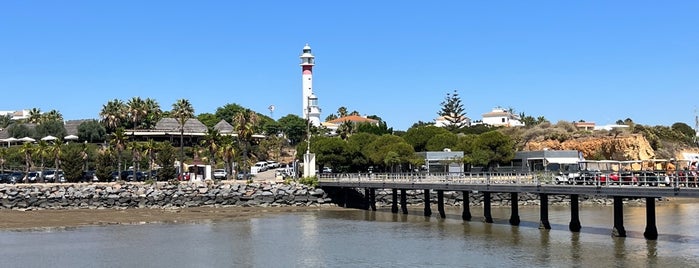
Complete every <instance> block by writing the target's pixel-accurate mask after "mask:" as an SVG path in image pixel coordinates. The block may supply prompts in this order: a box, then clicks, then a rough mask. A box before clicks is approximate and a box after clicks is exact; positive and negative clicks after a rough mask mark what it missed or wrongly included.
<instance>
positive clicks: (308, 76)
mask: <svg viewBox="0 0 699 268" xmlns="http://www.w3.org/2000/svg"><path fill="white" fill-rule="evenodd" d="M300 58H301V71H302V75H301V79H302V86H303V100H302V101H303V102H302V103H303V112H302V115H303V119H308V120H310V122H311V124H313V125H314V126H316V127H318V126H320V107H318V97H316V96H315V94H313V65H315V57H314V56H313V54H311V46H309V45H308V44H306V46H304V47H303V53H302V54H301V57H300Z"/></svg>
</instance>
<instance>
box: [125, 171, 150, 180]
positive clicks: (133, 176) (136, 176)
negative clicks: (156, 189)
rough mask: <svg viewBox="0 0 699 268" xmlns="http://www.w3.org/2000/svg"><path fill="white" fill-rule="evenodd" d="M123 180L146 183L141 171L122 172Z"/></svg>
mask: <svg viewBox="0 0 699 268" xmlns="http://www.w3.org/2000/svg"><path fill="white" fill-rule="evenodd" d="M120 177H121V179H122V180H125V181H144V180H145V176H144V175H143V172H141V171H133V170H124V171H122V172H121V176H120Z"/></svg>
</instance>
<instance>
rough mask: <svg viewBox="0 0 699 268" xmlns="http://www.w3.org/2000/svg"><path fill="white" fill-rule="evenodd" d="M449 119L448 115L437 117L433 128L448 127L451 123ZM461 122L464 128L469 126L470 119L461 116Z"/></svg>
mask: <svg viewBox="0 0 699 268" xmlns="http://www.w3.org/2000/svg"><path fill="white" fill-rule="evenodd" d="M451 119H452V117H450V116H448V115H445V116H440V117H437V118H436V119H434V126H436V127H446V126H449V125H451V124H452V121H453V120H451ZM450 120H451V121H450ZM461 122H462V124H461V125H462V126H464V127H468V126H471V118H468V117H467V116H463V115H462V116H461Z"/></svg>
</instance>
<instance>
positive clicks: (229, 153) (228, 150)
mask: <svg viewBox="0 0 699 268" xmlns="http://www.w3.org/2000/svg"><path fill="white" fill-rule="evenodd" d="M235 153H236V150H235V146H234V145H233V140H232V139H230V140H227V141H224V142H223V145H222V146H219V148H218V154H219V156H221V159H223V163H225V165H226V166H225V167H224V168H225V169H226V172H227V173H228V174H233V170H230V169H231V163H233V157H235Z"/></svg>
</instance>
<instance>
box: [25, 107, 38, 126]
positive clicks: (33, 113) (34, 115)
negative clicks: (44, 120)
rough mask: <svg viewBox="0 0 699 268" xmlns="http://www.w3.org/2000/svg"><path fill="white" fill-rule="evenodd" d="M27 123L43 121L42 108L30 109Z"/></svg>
mask: <svg viewBox="0 0 699 268" xmlns="http://www.w3.org/2000/svg"><path fill="white" fill-rule="evenodd" d="M27 123H31V124H38V123H41V109H39V108H32V109H31V110H29V118H27Z"/></svg>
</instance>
